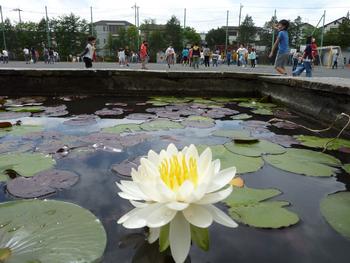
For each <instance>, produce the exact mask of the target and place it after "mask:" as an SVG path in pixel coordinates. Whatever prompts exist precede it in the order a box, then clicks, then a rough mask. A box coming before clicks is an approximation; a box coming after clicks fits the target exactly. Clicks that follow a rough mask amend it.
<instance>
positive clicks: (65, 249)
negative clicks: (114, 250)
mask: <svg viewBox="0 0 350 263" xmlns="http://www.w3.org/2000/svg"><path fill="white" fill-rule="evenodd" d="M0 222H1V228H0V236H1V239H0V249H8V250H10V252H11V253H10V254H9V255H8V257H7V258H6V259H5V260H4V261H5V262H6V263H39V262H50V263H62V262H89V263H93V262H98V261H99V260H100V259H101V257H102V255H103V252H104V250H105V247H106V241H107V237H106V232H105V230H104V228H103V226H102V224H101V222H100V221H99V220H98V219H97V218H96V217H95V216H94V215H93V214H92V213H91V212H89V211H88V210H86V209H84V208H82V207H80V206H77V205H75V204H71V203H66V202H62V201H55V200H44V201H41V200H27V201H13V202H6V203H1V204H0Z"/></svg>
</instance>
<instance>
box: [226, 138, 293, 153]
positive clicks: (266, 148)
mask: <svg viewBox="0 0 350 263" xmlns="http://www.w3.org/2000/svg"><path fill="white" fill-rule="evenodd" d="M225 147H226V148H227V149H228V150H229V151H231V152H233V153H236V154H240V155H244V156H251V157H258V156H262V155H264V154H282V153H285V152H286V149H285V148H283V147H282V146H280V145H278V144H275V143H272V142H269V141H265V140H260V141H258V142H253V143H240V142H229V143H226V144H225Z"/></svg>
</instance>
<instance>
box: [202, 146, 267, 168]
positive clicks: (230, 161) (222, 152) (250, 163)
mask: <svg viewBox="0 0 350 263" xmlns="http://www.w3.org/2000/svg"><path fill="white" fill-rule="evenodd" d="M207 147H210V149H211V150H212V153H213V160H215V159H219V160H220V162H221V168H222V169H226V168H229V167H232V166H235V167H236V169H237V173H238V174H244V173H253V172H256V171H258V170H260V169H261V167H263V166H264V161H263V159H262V158H261V157H247V156H243V155H239V154H234V153H232V152H230V151H229V150H227V149H226V148H225V147H224V146H223V145H215V146H206V145H198V146H197V148H198V150H199V151H200V152H203V151H204V150H205V149H206V148H207Z"/></svg>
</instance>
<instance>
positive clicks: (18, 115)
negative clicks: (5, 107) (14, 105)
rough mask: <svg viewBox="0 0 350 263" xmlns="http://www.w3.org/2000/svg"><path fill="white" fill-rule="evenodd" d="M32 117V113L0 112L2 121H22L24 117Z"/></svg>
mask: <svg viewBox="0 0 350 263" xmlns="http://www.w3.org/2000/svg"><path fill="white" fill-rule="evenodd" d="M30 115H32V114H31V113H30V112H10V111H5V112H0V120H13V119H21V118H24V117H30Z"/></svg>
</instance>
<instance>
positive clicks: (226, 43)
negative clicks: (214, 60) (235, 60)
mask: <svg viewBox="0 0 350 263" xmlns="http://www.w3.org/2000/svg"><path fill="white" fill-rule="evenodd" d="M228 15H229V11H228V10H227V14H226V42H225V54H227V45H228Z"/></svg>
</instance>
